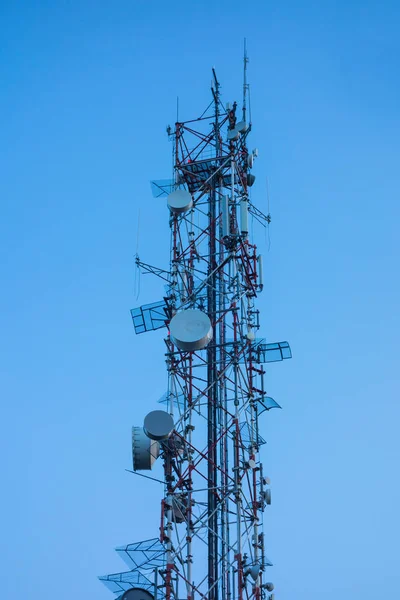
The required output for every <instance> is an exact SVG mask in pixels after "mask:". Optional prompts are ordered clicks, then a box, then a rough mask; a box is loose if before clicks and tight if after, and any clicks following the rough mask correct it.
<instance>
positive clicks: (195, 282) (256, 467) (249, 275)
mask: <svg viewBox="0 0 400 600" xmlns="http://www.w3.org/2000/svg"><path fill="white" fill-rule="evenodd" d="M247 62H248V59H247V54H246V51H245V54H244V81H243V100H242V110H241V115H240V116H239V114H240V113H239V110H238V106H237V103H236V102H233V103H232V104H226V105H224V104H223V103H222V101H221V94H220V84H219V81H218V79H217V75H216V72H215V70H214V69H213V70H212V86H211V102H210V104H209V106H208V107H207V108H206V110H205V111H204V112H203V113H202V114H201V115H200V117H198V118H195V119H193V120H189V121H184V122H183V121H179V122H177V123H175V128H174V129H173V128H171V127H168V128H167V133H168V136H169V138H170V140H171V141H172V143H173V154H174V167H173V178H172V179H171V180H162V181H153V182H152V189H153V193H154V195H155V196H156V197H159V198H162V199H163V198H166V204H167V206H168V214H169V227H170V230H171V247H170V264H169V268H168V269H161V268H158V267H155V266H152V265H150V264H147V263H145V262H143V261H142V260H140V258H139V257H138V256H137V257H136V264H137V266H138V268H139V269H140V270H141V271H142V272H145V273H153V274H154V275H155V276H158V277H160V278H161V279H162V280H164V284H165V289H166V292H165V296H164V298H163V300H161V301H159V302H155V303H154V304H148V305H144V306H141V307H139V308H136V309H133V310H132V311H131V314H132V319H133V325H134V328H135V331H136V333H137V334H140V333H144V332H147V331H152V330H155V329H159V328H166V333H165V338H164V342H165V356H166V364H167V369H168V389H167V390H166V393H165V395H164V396H163V397H162V398H161V399H160V400H159V402H161V403H162V404H163V405H164V406H163V407H162V408H163V410H153V411H151V412H150V413H149V414H148V415H147V416H146V418H145V420H144V423H143V425H141V426H135V427H133V429H132V452H133V469H134V471H137V472H139V471H146V470H150V469H152V467H153V465H154V464H155V462H156V461H161V462H162V465H163V473H164V494H163V497H162V498H161V507H160V525H159V530H158V524H157V528H156V527H155V530H154V533H155V534H156V536H157V537H153V538H151V539H149V540H145V541H140V542H136V543H131V544H128V545H127V546H121V547H118V548H117V549H116V550H117V552H118V553H119V554H120V555H121V557H122V558H123V559H124V560H125V562H126V563H127V564H128V566H129V568H130V570H128V571H125V572H123V573H117V574H113V575H107V576H104V577H100V579H101V581H102V582H103V583H104V584H105V585H106V586H107V587H108V588H109V589H110V590H111V591H112V592H114V593H115V594H118V600H154V599H158V600H159V599H161V598H162V599H163V600H164V599H165V600H183V599H187V600H252V599H254V600H268V599H269V600H272V599H273V597H274V594H273V589H274V585H273V583H271V581H270V576H269V569H270V567H271V566H272V563H271V562H270V560H269V558H268V557H267V539H266V537H265V535H264V531H263V518H264V513H265V511H266V510H267V508H268V505H269V504H270V503H271V489H270V480H269V478H268V476H267V473H266V471H265V468H264V466H263V463H262V462H261V458H260V448H261V446H262V445H263V444H264V443H265V440H264V439H263V438H262V436H261V431H260V430H261V428H260V415H261V414H262V413H264V412H265V411H269V410H270V409H272V408H280V406H279V404H278V403H277V402H275V400H273V398H271V397H269V396H268V395H267V391H266V385H265V374H266V371H265V366H264V365H265V364H266V363H270V362H275V361H281V360H284V359H287V358H291V350H290V347H289V344H288V343H287V342H276V343H270V342H267V340H266V339H264V338H260V337H258V331H259V329H260V312H259V310H258V308H257V305H256V300H257V296H258V295H259V293H260V292H261V291H262V289H263V285H264V284H263V262H262V256H261V255H260V254H259V253H258V252H257V248H256V246H255V244H254V243H253V241H252V240H251V238H250V235H249V219H251V218H254V219H256V220H258V221H260V222H261V223H264V224H266V223H269V221H270V217H269V215H265V214H263V213H262V212H261V211H260V210H259V209H258V208H257V207H256V206H255V205H254V204H253V203H252V201H251V199H250V188H251V187H252V186H253V184H254V182H255V176H254V175H253V173H252V168H253V162H254V160H255V159H256V158H257V155H258V151H257V149H254V150H251V151H250V150H249V147H248V142H249V135H250V132H251V129H252V124H251V119H250V118H249V114H248V113H249V111H248V110H247V98H248V90H249V86H248V83H247V78H246V71H247ZM238 113H239V114H238Z"/></svg>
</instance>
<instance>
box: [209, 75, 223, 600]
mask: <svg viewBox="0 0 400 600" xmlns="http://www.w3.org/2000/svg"><path fill="white" fill-rule="evenodd" d="M212 72H213V78H214V82H213V88H212V93H213V96H214V105H215V122H214V136H215V152H216V156H217V157H218V156H219V153H220V149H219V82H218V80H217V76H216V73H215V70H214V69H213V70H212ZM217 186H218V182H217V179H216V177H214V178H213V181H212V186H211V190H210V194H209V200H208V222H209V232H210V234H209V244H208V252H209V285H208V291H207V312H208V315H209V317H210V319H211V322H213V323H215V321H216V315H217V291H216V289H217V285H216V284H217V275H216V266H217V235H216V233H217V232H216V217H217V192H216V188H217ZM213 333H214V343H213V344H212V345H211V347H210V348H208V349H207V384H208V390H209V392H208V403H207V404H208V408H207V420H208V426H207V434H208V435H207V437H208V466H207V477H208V486H209V491H208V499H207V508H208V550H209V556H208V588H209V597H208V600H218V558H219V557H218V554H219V553H218V506H217V496H216V488H217V468H216V465H217V451H216V443H217V403H218V378H217V350H216V343H217V327H216V326H215V325H214V332H213Z"/></svg>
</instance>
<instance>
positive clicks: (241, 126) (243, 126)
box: [235, 121, 249, 133]
mask: <svg viewBox="0 0 400 600" xmlns="http://www.w3.org/2000/svg"><path fill="white" fill-rule="evenodd" d="M248 128H249V126H248V125H247V123H246V121H239V123H236V126H235V129H237V130H238V131H239V132H240V133H246V131H247V130H248Z"/></svg>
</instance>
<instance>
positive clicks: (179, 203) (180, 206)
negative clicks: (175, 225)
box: [168, 190, 193, 214]
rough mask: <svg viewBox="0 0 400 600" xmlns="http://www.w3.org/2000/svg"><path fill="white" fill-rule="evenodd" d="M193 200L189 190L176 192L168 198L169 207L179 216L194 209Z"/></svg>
mask: <svg viewBox="0 0 400 600" xmlns="http://www.w3.org/2000/svg"><path fill="white" fill-rule="evenodd" d="M192 205H193V200H192V196H191V194H189V192H188V191H187V190H175V191H174V192H171V194H169V196H168V206H169V208H170V210H171V211H172V212H173V213H176V214H179V213H183V212H186V211H188V210H189V209H191V208H192Z"/></svg>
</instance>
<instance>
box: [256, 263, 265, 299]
mask: <svg viewBox="0 0 400 600" xmlns="http://www.w3.org/2000/svg"><path fill="white" fill-rule="evenodd" d="M257 265H258V285H259V287H260V291H262V289H263V287H264V273H263V258H262V256H261V254H259V255H258V256H257Z"/></svg>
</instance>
